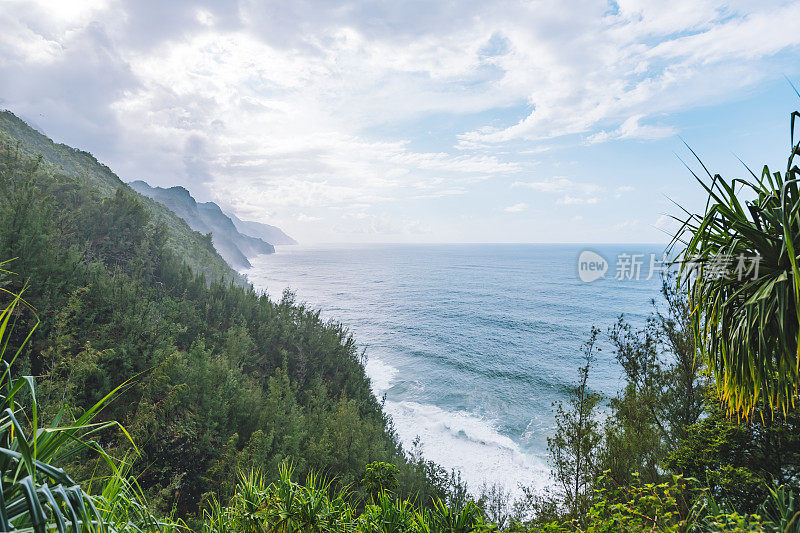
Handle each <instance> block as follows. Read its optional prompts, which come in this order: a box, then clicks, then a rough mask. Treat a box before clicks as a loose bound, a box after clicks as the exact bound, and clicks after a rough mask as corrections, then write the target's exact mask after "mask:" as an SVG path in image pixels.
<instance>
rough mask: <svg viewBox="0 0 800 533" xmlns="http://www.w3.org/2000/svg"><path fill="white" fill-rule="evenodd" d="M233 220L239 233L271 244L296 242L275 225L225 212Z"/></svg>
mask: <svg viewBox="0 0 800 533" xmlns="http://www.w3.org/2000/svg"><path fill="white" fill-rule="evenodd" d="M225 214H226V215H228V217H230V219H231V220H232V221H233V224H234V225H235V226H236V229H238V230H239V232H240V233H243V234H245V235H249V236H251V237H256V238H259V239H261V240H264V241H266V242H268V243H270V244H273V245H286V244H297V241H296V240H294V239H293V238H291V237H289V236H288V235H286V233H284V232H283V230H282V229H280V228H279V227H277V226H270V225H269V224H263V223H261V222H253V221H250V220H242V219H240V218H239V217H237V216H236V215H234V214H233V213H225Z"/></svg>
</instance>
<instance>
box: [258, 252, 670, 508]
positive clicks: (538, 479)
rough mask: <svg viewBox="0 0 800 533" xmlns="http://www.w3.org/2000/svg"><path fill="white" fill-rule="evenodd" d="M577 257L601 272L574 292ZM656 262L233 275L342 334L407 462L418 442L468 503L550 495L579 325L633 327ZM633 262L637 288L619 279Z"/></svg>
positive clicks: (534, 260)
mask: <svg viewBox="0 0 800 533" xmlns="http://www.w3.org/2000/svg"><path fill="white" fill-rule="evenodd" d="M584 250H591V251H593V252H594V253H596V254H598V255H599V256H601V257H602V258H604V259H605V260H606V261H607V269H608V270H607V272H606V273H605V277H601V278H600V279H597V280H595V281H593V282H591V283H587V282H584V281H581V278H580V277H579V275H578V258H579V256H580V254H581V252H583V251H584ZM663 251H664V246H663V245H662V246H657V245H624V246H623V245H591V246H581V245H544V244H532V245H506V244H485V245H484V244H481V245H477V244H475V245H473V244H469V245H467V244H464V245H336V246H333V245H330V246H315V247H304V246H283V247H278V251H277V253H275V254H272V255H262V256H259V257H257V258H255V259H253V260H252V261H251V263H252V268H250V269H249V270H247V271H245V272H244V273H245V274H246V275H247V276H248V278H249V280H250V281H251V282H252V283H253V284H254V286H255V287H256V288H257V289H259V290H265V291H267V292H268V293H269V294H270V295H271V296H272V297H273V298H280V296H281V293H282V292H283V291H284V289H287V288H289V289H290V290H292V291H294V292H295V294H296V298H297V300H298V301H302V302H306V303H307V304H308V305H309V306H311V307H313V308H316V309H320V310H321V311H322V316H323V317H325V318H330V319H334V320H336V321H338V322H341V323H342V324H344V325H345V326H346V327H347V328H348V329H349V330H350V331H351V332H352V334H353V336H354V337H355V339H356V341H357V343H358V345H359V346H360V347H361V348H363V349H364V350H365V351H366V357H367V364H366V370H367V374H368V375H369V377H370V379H371V381H372V387H373V390H374V392H375V395H376V396H377V397H378V398H382V397H383V396H384V395H385V410H386V411H387V412H388V413H389V414H390V415H391V417H392V419H393V421H394V425H395V428H396V430H397V433H398V436H399V437H400V439H401V441H402V442H403V444H404V446H405V447H406V448H407V449H408V448H410V446H411V443H412V442H413V441H414V439H415V438H417V437H419V439H420V442H421V445H422V451H423V453H424V456H425V457H426V458H427V459H430V460H433V461H435V462H437V463H438V464H440V465H442V466H443V467H445V468H447V469H448V470H449V469H453V468H454V469H457V470H459V471H460V472H461V476H462V479H463V480H465V481H466V482H467V484H468V487H469V489H470V490H472V491H476V490H478V489H479V488H480V487H481V485H483V484H484V483H485V484H487V485H493V484H496V485H499V486H501V487H503V488H504V489H505V490H506V491H508V492H509V493H511V494H512V495H515V494H518V492H519V490H520V489H519V487H520V485H524V486H528V487H534V488H539V489H540V488H543V487H545V486H548V485H549V484H550V483H551V482H552V480H551V479H550V477H549V471H550V469H549V465H548V458H547V437H548V436H549V435H551V434H552V432H553V429H554V417H553V413H554V408H553V402H555V401H558V400H564V399H566V387H567V386H568V385H569V384H571V383H573V382H574V381H575V380H576V378H577V369H578V366H579V365H580V363H581V346H582V344H583V343H584V342H585V341H586V339H587V338H588V336H589V332H590V330H591V328H592V326H597V327H599V328H600V329H601V330H603V332H606V331H607V330H608V328H609V327H611V326H612V325H613V324H614V323H615V321H616V319H617V318H618V317H619V315H620V314H623V313H624V315H625V316H626V318H627V319H628V320H630V321H631V322H633V323H634V324H636V325H642V324H643V323H644V320H645V319H646V317H647V315H648V314H649V313H650V312H651V311H652V309H653V307H652V304H651V300H652V299H653V298H656V299H657V298H658V297H659V289H660V284H661V282H660V277H659V275H658V274H657V273H655V274H654V275H653V276H652V277H651V279H649V280H648V279H646V278H647V277H648V273H649V267H650V257H651V256H650V254H656V256H655V257H657V258H661V254H662V253H663ZM621 254H630V255H631V256H633V254H641V257H640V258H635V259H633V260H632V261H630V260H626V259H621V258H624V257H626V256H624V255H621ZM583 257H584V256H582V259H583ZM593 257H596V256H593ZM637 260H639V261H641V262H642V266H641V271H640V275H639V276H636V275H635V274H636V272H635V269H634V268H631V267H630V264H631V263H633V264H635V263H636V262H637ZM620 261H622V262H623V263H626V264H627V265H628V266H627V268H625V269H624V270H623V273H624V274H625V276H624V277H625V278H626V279H615V274H616V273H617V267H618V265H620V264H622V263H620ZM636 277H638V278H639V279H636ZM628 278H634V279H628ZM604 336H605V335H604ZM600 346H601V348H602V351H601V352H599V353H598V357H597V364H596V366H595V368H594V370H593V373H592V376H591V386H592V388H593V389H595V390H597V391H599V392H601V393H603V394H605V395H607V396H612V395H614V394H616V392H617V391H618V390H619V388H620V387H621V384H622V382H621V374H620V369H619V367H618V365H617V364H616V362H615V360H614V356H613V353H612V351H611V349H610V347H609V346H608V343H607V341H602V342H601V344H600Z"/></svg>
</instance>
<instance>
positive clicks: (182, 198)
mask: <svg viewBox="0 0 800 533" xmlns="http://www.w3.org/2000/svg"><path fill="white" fill-rule="evenodd" d="M128 185H130V186H131V188H132V189H133V190H134V191H136V192H138V193H139V194H143V195H144V196H147V197H149V198H152V199H153V200H155V201H156V202H159V203H161V204H163V205H164V206H166V207H167V208H168V209H170V210H171V211H172V212H173V213H175V214H176V215H178V216H179V217H181V218H182V219H183V220H185V221H186V223H187V224H189V227H190V228H192V229H193V230H195V231H199V232H200V233H210V234H211V239H212V241H213V243H214V248H216V249H217V251H218V252H219V254H220V255H221V256H222V257H223V258H224V259H225V261H227V262H228V264H229V265H231V266H232V267H233V268H236V269H242V268H250V261H248V257H253V256H256V255H259V254H271V253H275V248H274V247H273V246H272V244H270V243H268V242H266V241H264V240H262V239H259V238H256V237H251V236H249V235H244V234H242V233H240V232H239V231H238V230H237V229H236V226H235V225H234V223H233V221H232V220H231V219H230V218H229V217H228V216H227V215H226V214H225V213H223V212H222V209H220V208H219V206H218V205H217V204H215V203H214V202H205V203H198V202H196V201H195V199H194V198H193V197H192V195H191V194H189V191H187V190H186V189H184V188H183V187H170V188H168V189H165V188H163V187H151V186H150V185H149V184H147V183H146V182H144V181H141V180H138V181H133V182H131V183H129V184H128ZM276 229H277V228H276Z"/></svg>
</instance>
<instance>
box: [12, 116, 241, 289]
mask: <svg viewBox="0 0 800 533" xmlns="http://www.w3.org/2000/svg"><path fill="white" fill-rule="evenodd" d="M0 142H3V143H8V144H10V145H11V146H13V147H15V148H16V149H18V150H19V151H20V152H21V153H22V154H24V155H26V156H30V157H33V158H36V157H38V156H41V157H42V161H41V165H42V166H43V167H44V169H45V170H47V171H48V172H49V173H50V174H52V175H65V176H70V177H71V178H72V179H75V180H77V181H79V182H81V183H84V184H87V185H90V186H91V187H92V188H94V189H96V190H97V192H98V193H99V194H100V195H101V196H103V197H110V196H114V194H115V193H116V191H117V190H118V189H119V188H120V187H123V188H125V189H127V190H129V191H130V193H131V194H136V193H135V192H134V191H132V190H131V189H130V188H129V187H128V185H126V184H125V183H123V182H122V180H120V179H119V177H118V176H117V175H116V174H114V172H113V171H112V170H111V169H110V168H108V167H107V166H106V165H104V164H102V163H100V162H99V161H98V160H97V159H96V158H95V157H94V156H93V155H92V154H90V153H88V152H84V151H83V150H78V149H77V148H72V147H70V146H67V145H65V144H59V143H55V142H53V141H52V140H51V139H49V138H48V137H47V136H46V135H44V134H42V133H40V132H39V131H37V130H36V129H34V128H33V127H31V126H30V125H29V124H28V123H26V122H25V121H23V120H22V119H20V118H19V117H17V116H16V115H15V114H14V113H12V112H10V111H0ZM136 196H137V197H138V199H139V200H140V201H141V202H142V204H143V205H144V206H145V207H146V208H147V210H148V211H149V212H150V214H151V216H152V217H153V221H154V222H156V223H159V224H163V225H164V227H165V231H166V238H167V245H168V246H169V247H170V248H171V249H172V250H173V251H174V252H175V253H176V254H178V255H179V256H180V257H182V258H183V259H184V260H185V261H186V264H187V265H189V266H190V267H191V268H192V270H193V271H194V272H196V273H202V274H204V275H205V277H206V279H207V280H212V279H227V280H230V279H233V280H236V282H237V283H245V280H244V278H243V277H241V276H240V275H239V274H237V273H236V272H235V271H234V270H233V269H232V268H231V266H230V265H228V264H227V263H226V262H225V260H224V259H223V258H222V257H221V256H220V254H219V253H218V251H217V250H215V249H214V248H213V247H212V246H210V245H209V243H208V242H207V240H206V239H205V238H204V237H203V235H201V234H200V233H198V232H196V231H192V228H190V227H189V225H188V224H187V223H186V222H185V221H184V220H183V219H181V218H180V217H178V216H177V215H176V214H175V213H173V212H172V211H170V210H169V209H167V208H166V207H165V206H163V205H162V204H160V203H158V202H156V201H154V200H152V199H151V198H148V197H146V196H142V195H138V194H137V195H136ZM231 224H232V223H231ZM206 233H207V232H206Z"/></svg>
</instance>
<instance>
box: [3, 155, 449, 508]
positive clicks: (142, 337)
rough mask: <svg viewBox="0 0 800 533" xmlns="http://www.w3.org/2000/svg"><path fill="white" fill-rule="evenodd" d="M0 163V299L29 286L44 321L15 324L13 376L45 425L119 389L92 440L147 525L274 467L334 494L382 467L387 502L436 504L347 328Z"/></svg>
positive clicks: (58, 185) (102, 466)
mask: <svg viewBox="0 0 800 533" xmlns="http://www.w3.org/2000/svg"><path fill="white" fill-rule="evenodd" d="M0 162H1V163H2V164H0V256H2V257H6V258H16V259H14V261H12V262H11V263H9V264H10V265H13V270H14V271H15V272H17V273H19V274H18V275H11V274H10V273H0V276H2V277H0V288H2V289H4V290H5V291H9V292H11V293H17V294H18V293H20V292H22V290H23V288H25V287H26V286H27V288H25V299H26V301H27V302H29V304H30V306H31V307H32V308H35V309H36V311H37V314H38V316H39V317H41V323H40V324H39V325H38V328H37V331H36V334H35V335H34V336H33V337H31V338H30V339H29V340H28V342H27V343H25V342H24V341H25V339H26V335H23V334H22V332H23V331H30V330H31V329H32V328H33V326H34V324H35V323H36V319H35V318H34V315H33V314H31V313H22V314H18V313H17V314H15V315H14V316H15V320H16V321H17V326H18V327H17V328H16V329H15V330H14V331H13V332H12V333H11V334H10V335H9V337H8V342H9V346H13V347H19V355H18V357H17V358H16V362H15V367H16V368H17V373H22V374H27V375H32V376H37V380H38V382H39V387H38V392H37V401H38V404H37V405H39V406H40V407H39V413H40V414H41V415H45V416H47V417H49V418H51V419H56V420H57V419H58V416H59V415H58V413H59V411H60V410H61V409H62V408H66V407H63V406H69V407H68V409H70V410H71V411H72V412H74V413H76V414H81V413H86V412H89V410H90V409H91V407H92V406H93V405H95V404H97V403H98V402H100V401H102V400H103V399H104V398H106V397H107V396H108V394H109V393H111V392H112V391H114V390H116V389H117V387H118V386H119V385H120V384H121V383H122V382H125V381H126V380H129V379H130V380H131V382H130V383H129V385H128V386H126V387H124V388H123V389H120V390H118V391H117V394H116V395H115V397H114V399H113V401H106V405H105V407H104V409H103V410H102V412H101V413H100V414H99V415H98V416H99V419H98V422H109V421H119V422H120V423H121V424H123V425H124V427H125V428H127V431H128V433H129V435H130V438H128V436H127V435H119V434H107V432H104V433H103V434H102V437H103V444H104V445H103V447H104V449H105V451H106V453H107V454H109V455H113V456H116V457H128V458H129V462H130V463H131V466H130V468H131V470H132V471H135V472H137V480H138V483H139V486H141V487H142V489H143V491H144V493H145V494H146V496H147V498H148V500H149V501H151V502H152V504H151V505H152V507H153V509H154V511H156V512H159V513H161V514H170V513H172V512H173V510H174V512H175V513H176V515H177V516H179V517H183V518H186V519H189V520H191V519H195V520H196V519H197V518H198V517H199V514H200V508H199V504H200V502H201V501H202V499H203V497H204V495H206V494H215V495H216V496H217V497H218V498H221V499H223V500H226V499H227V498H228V497H229V496H230V495H232V494H233V493H234V491H235V487H236V483H237V472H238V471H239V470H242V471H247V470H249V469H250V468H254V467H258V468H261V469H262V471H263V472H264V475H265V476H266V478H267V479H266V480H267V481H268V482H269V481H272V480H274V479H277V475H278V467H279V465H280V464H282V463H283V461H284V459H286V458H291V460H292V461H293V462H294V468H295V472H297V473H298V474H299V475H303V476H305V475H307V474H308V473H310V472H312V471H315V472H324V473H325V474H326V475H328V476H330V477H331V478H332V479H335V483H336V485H337V486H342V487H344V486H348V485H350V484H356V483H357V482H358V481H359V480H360V479H361V478H362V476H363V473H364V468H365V465H366V464H367V463H369V462H373V461H383V462H385V463H391V464H393V465H395V466H396V467H397V468H398V471H399V475H398V487H397V491H398V493H399V494H403V495H405V496H408V497H415V496H418V497H419V498H422V499H424V500H425V501H430V498H431V497H432V496H438V497H443V498H444V497H446V494H447V491H448V490H449V487H450V481H449V480H450V478H449V477H447V476H446V475H443V473H442V471H441V469H437V468H435V467H434V465H432V464H430V463H429V462H427V461H425V460H424V459H423V458H421V457H416V456H415V457H414V458H411V457H408V456H407V455H406V454H405V453H404V452H403V451H402V449H401V448H400V446H399V444H398V441H397V439H396V437H395V435H394V431H393V429H392V427H391V424H390V422H389V420H388V419H387V418H386V417H385V415H384V414H383V412H382V409H381V405H380V403H379V402H378V401H377V399H376V398H375V397H374V395H373V394H372V392H371V389H370V383H369V380H368V378H367V377H366V376H365V374H364V368H363V364H362V363H363V359H362V354H361V353H360V352H359V351H358V350H357V348H356V345H355V342H354V341H353V339H352V338H351V337H350V336H349V334H348V333H347V331H346V330H345V329H344V328H342V327H341V326H340V325H338V324H335V323H328V322H325V321H323V320H321V319H320V317H319V313H318V312H315V311H311V310H308V309H306V308H305V307H304V306H302V305H299V304H297V303H295V302H294V299H293V297H292V295H290V294H286V295H284V296H283V298H281V299H280V300H279V301H272V300H270V299H269V298H268V297H267V296H266V295H262V294H258V293H256V292H255V291H253V289H252V288H250V287H245V286H241V285H240V284H238V283H236V282H234V281H233V280H228V281H225V280H221V279H213V280H212V279H208V278H206V277H205V276H204V275H203V274H199V275H197V274H195V273H194V272H193V271H192V269H191V268H190V267H189V266H188V265H187V264H186V263H185V262H184V261H183V258H182V257H181V256H178V255H177V254H176V253H174V252H173V251H172V249H171V247H170V246H169V245H168V244H167V241H166V239H165V235H166V232H165V231H164V228H163V225H162V224H160V223H159V222H158V220H156V219H154V218H153V216H152V214H151V213H150V211H149V210H148V209H147V207H146V206H145V204H143V203H142V202H141V200H140V198H139V197H138V196H137V195H135V194H134V193H131V192H130V191H129V190H127V189H126V188H123V187H119V188H118V189H117V190H116V192H115V193H114V194H113V196H109V197H104V196H103V195H102V194H100V192H99V191H98V190H97V189H96V188H94V187H93V186H91V185H90V184H88V183H87V182H86V180H83V179H81V178H79V177H75V176H69V175H64V174H60V173H54V171H53V168H52V167H50V166H48V165H44V164H43V163H42V161H41V160H39V159H32V158H30V157H27V156H26V155H25V154H24V153H23V152H22V151H20V150H18V148H17V147H16V145H8V144H3V145H0ZM8 268H9V269H10V268H11V267H8ZM28 280H31V281H32V283H30V284H28ZM15 349H16V348H15ZM131 441H133V442H135V443H136V447H134V446H133V444H132V442H131ZM64 460H65V461H67V463H66V464H62V465H61V466H63V467H64V468H65V469H67V470H68V471H70V472H71V474H72V476H73V479H75V480H76V481H77V482H82V481H83V482H85V481H89V480H92V479H93V478H94V477H96V475H98V474H97V472H104V473H105V474H107V475H110V473H111V472H110V470H109V468H110V467H109V465H108V464H106V463H107V461H105V459H103V458H102V457H99V456H97V455H96V454H95V455H93V454H88V452H84V453H81V454H78V455H75V456H72V457H67V458H65V459H64ZM63 462H64V461H62V463H63Z"/></svg>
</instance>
